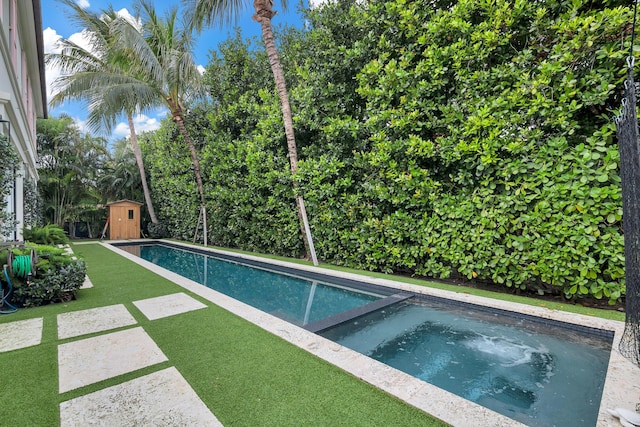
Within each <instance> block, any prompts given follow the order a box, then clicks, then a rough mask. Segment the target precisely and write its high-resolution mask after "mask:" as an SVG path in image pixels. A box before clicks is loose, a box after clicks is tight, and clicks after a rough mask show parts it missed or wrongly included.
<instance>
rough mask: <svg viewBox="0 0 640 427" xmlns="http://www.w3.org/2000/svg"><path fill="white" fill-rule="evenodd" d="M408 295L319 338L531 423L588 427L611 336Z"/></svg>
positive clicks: (594, 415)
mask: <svg viewBox="0 0 640 427" xmlns="http://www.w3.org/2000/svg"><path fill="white" fill-rule="evenodd" d="M470 307H473V306H471V305H468V304H458V305H456V304H453V305H452V304H445V303H442V302H440V301H438V300H433V299H424V298H412V299H411V300H407V301H405V302H401V303H398V304H396V305H394V306H392V307H388V308H385V309H383V310H380V311H378V312H375V313H371V314H369V315H366V316H363V317H360V318H358V319H354V320H351V321H348V322H345V323H343V324H341V325H338V326H336V327H334V328H332V329H329V330H326V331H324V332H322V333H321V335H323V336H324V337H325V338H328V339H330V340H333V341H336V342H338V343H340V344H342V345H344V346H346V347H349V348H351V349H353V350H355V351H358V352H360V353H362V354H365V355H367V356H369V357H371V358H373V359H376V360H379V361H381V362H383V363H386V364H387V365H390V366H392V367H394V368H396V369H399V370H401V371H404V372H406V373H408V374H411V375H413V376H414V377H417V378H420V379H422V380H424V381H426V382H428V383H430V384H433V385H436V386H438V387H440V388H443V389H445V390H448V391H450V392H452V393H454V394H457V395H458V396H461V397H464V398H465V399H467V400H471V401H473V402H476V403H478V404H480V405H482V406H485V407H487V408H489V409H492V410H494V411H496V412H499V413H501V414H503V415H506V416H508V417H511V418H513V419H515V420H518V421H520V422H522V423H524V424H527V425H530V426H562V427H570V426H576V427H578V426H580V427H582V426H595V425H596V422H597V418H598V410H599V407H600V399H601V397H602V388H603V387H604V380H605V376H606V373H607V366H608V363H609V353H610V350H611V339H610V338H606V337H604V336H602V337H598V336H597V335H595V336H594V335H592V334H585V333H583V332H579V331H575V330H573V331H572V330H571V329H567V328H563V327H559V326H557V325H555V324H553V323H551V322H549V321H543V322H536V321H533V320H532V319H531V318H528V317H526V316H525V317H515V316H509V315H507V314H505V313H501V312H497V311H493V310H492V311H487V310H478V309H473V308H470Z"/></svg>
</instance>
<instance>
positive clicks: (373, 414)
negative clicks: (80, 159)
mask: <svg viewBox="0 0 640 427" xmlns="http://www.w3.org/2000/svg"><path fill="white" fill-rule="evenodd" d="M73 249H74V251H75V252H76V253H77V254H79V255H80V256H82V257H84V258H85V260H86V262H87V266H88V275H89V277H90V279H91V281H92V282H93V284H94V287H93V288H91V289H87V290H81V291H79V292H78V299H77V300H76V301H71V302H68V303H65V304H54V305H49V306H46V307H38V308H33V309H25V310H20V311H19V312H18V313H16V315H17V317H9V316H7V317H0V323H3V322H5V321H12V320H19V319H18V318H20V319H24V318H34V317H43V318H44V330H43V342H42V344H40V345H37V346H34V347H30V348H27V349H22V350H16V351H12V352H7V353H0V366H3V369H0V371H1V372H2V374H0V381H1V384H9V383H11V382H12V381H11V380H12V378H20V380H19V381H15V387H12V388H11V387H3V388H2V391H1V392H0V398H1V399H2V401H3V402H16V403H15V404H11V405H4V404H3V405H0V424H2V425H29V426H50V425H56V424H58V423H59V404H60V403H61V402H63V401H66V400H69V399H72V398H74V397H78V396H81V395H85V394H88V393H91V392H93V391H97V390H100V389H103V388H105V387H108V386H111V385H115V384H119V383H122V382H124V381H127V380H130V379H133V378H138V377H140V376H142V375H145V374H148V373H151V372H156V371H158V370H161V369H164V368H166V367H169V366H175V367H176V368H177V369H178V371H179V372H181V374H182V375H183V376H184V377H185V379H186V380H187V381H188V382H189V383H190V384H191V385H192V387H193V388H194V390H195V391H196V393H197V394H198V395H199V396H200V398H201V399H202V400H203V401H204V402H205V404H207V406H208V407H209V408H210V409H211V410H212V412H213V413H214V414H215V415H216V416H217V417H218V418H219V419H220V420H221V421H222V422H223V423H224V424H225V425H228V426H236V425H237V426H244V425H247V426H249V425H250V426H258V425H259V426H264V425H274V426H275V425H277V426H287V425H296V426H298V425H349V426H358V425H363V426H364V425H417V426H422V425H424V426H442V425H445V424H443V423H442V422H440V421H439V420H437V419H435V418H433V417H431V416H429V415H427V414H425V413H424V412H422V411H419V410H418V409H416V408H413V407H411V406H409V405H407V404H406V403H404V402H402V401H400V400H398V399H396V398H395V397H393V396H390V395H388V394H386V393H384V392H382V391H380V390H378V389H376V388H374V387H372V386H371V385H369V384H367V383H364V382H362V381H360V380H358V379H357V378H355V377H353V376H351V375H350V374H347V373H346V372H344V371H342V370H340V369H338V368H336V367H335V366H333V365H330V364H328V363H326V362H324V361H322V360H321V359H319V358H317V357H315V356H313V355H311V354H309V353H306V352H305V351H303V350H301V349H299V348H297V347H295V346H293V345H291V344H289V343H287V342H285V341H284V340H282V339H280V338H279V337H276V336H274V335H272V334H271V333H269V332H266V331H264V330H262V329H260V328H259V327H257V326H255V325H253V324H251V323H249V322H247V321H245V320H243V319H241V318H239V317H237V316H235V315H233V314H231V313H229V312H227V311H225V310H223V309H221V308H219V307H217V306H215V305H213V304H212V303H211V302H209V301H205V300H202V299H201V298H200V297H198V296H196V295H193V294H191V293H189V292H188V291H185V290H184V289H183V288H181V287H179V286H178V285H175V284H174V283H172V282H170V281H168V280H166V279H164V278H162V277H161V276H159V275H157V274H155V273H153V272H151V271H149V270H147V269H145V268H143V267H141V266H139V265H137V264H135V263H133V262H131V261H129V260H126V259H124V258H122V257H121V256H119V255H117V254H115V253H114V252H112V251H110V250H108V249H106V248H103V247H102V246H99V245H82V246H78V245H76V246H74V247H73ZM176 292H185V293H187V294H190V296H192V297H194V298H196V299H198V300H200V301H201V302H204V303H205V304H207V305H208V308H206V309H201V310H196V311H193V312H189V313H183V314H180V315H176V316H171V317H168V318H165V319H158V320H154V321H149V320H148V319H146V317H144V315H142V313H141V312H140V311H139V310H137V308H136V307H135V306H134V305H133V304H132V301H136V300H139V299H145V298H151V297H155V296H160V295H167V294H171V293H176ZM119 303H122V304H124V305H125V307H127V309H128V310H129V312H130V313H131V314H132V315H133V316H134V318H135V319H136V321H137V322H138V324H137V325H136V326H142V327H143V328H144V329H145V331H146V332H147V333H148V334H149V335H150V336H151V338H152V339H153V340H154V341H155V342H156V343H157V344H158V345H159V347H160V348H161V349H162V351H163V352H164V353H165V355H167V357H168V358H169V361H168V362H163V363H160V364H157V365H153V366H151V367H147V368H144V369H141V370H138V371H135V372H132V373H128V374H124V375H120V376H118V377H115V378H111V379H108V380H104V381H101V382H99V383H95V384H91V385H88V386H85V387H82V388H80V389H76V390H71V391H69V392H66V393H63V394H59V393H58V369H57V346H58V344H60V343H63V342H69V341H74V340H76V339H83V338H87V337H89V336H93V335H100V334H104V333H108V332H111V331H104V332H100V333H95V334H90V335H85V336H82V337H76V338H71V339H65V340H57V332H56V331H57V328H56V327H55V325H56V316H57V314H59V313H63V312H69V311H77V310H83V309H87V308H94V307H103V306H108V305H113V304H119ZM12 316H13V315H12ZM118 329H124V328H118ZM5 367H7V368H8V369H4V368H5Z"/></svg>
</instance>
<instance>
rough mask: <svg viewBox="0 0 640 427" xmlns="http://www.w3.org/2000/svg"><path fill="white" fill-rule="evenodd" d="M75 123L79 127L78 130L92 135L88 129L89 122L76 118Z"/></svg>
mask: <svg viewBox="0 0 640 427" xmlns="http://www.w3.org/2000/svg"><path fill="white" fill-rule="evenodd" d="M73 122H74V123H75V124H76V126H77V127H78V130H79V131H80V132H82V133H90V131H89V128H88V127H87V121H86V120H82V119H81V118H79V117H74V118H73Z"/></svg>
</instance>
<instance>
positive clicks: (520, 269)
mask: <svg viewBox="0 0 640 427" xmlns="http://www.w3.org/2000/svg"><path fill="white" fill-rule="evenodd" d="M307 19H308V22H309V23H310V27H311V28H310V29H309V31H307V32H300V31H288V32H287V31H285V32H283V33H281V37H280V38H279V40H281V57H282V60H283V65H284V69H285V70H286V73H287V80H288V83H289V87H290V93H291V101H292V107H293V110H294V124H295V126H296V133H297V138H298V145H299V147H300V151H301V162H300V172H299V173H300V180H301V182H302V185H301V187H300V191H302V192H303V193H304V195H305V198H306V200H307V207H308V211H309V217H310V221H311V227H312V231H313V234H314V238H315V244H316V248H317V250H318V254H319V256H320V257H321V258H322V259H324V260H326V261H328V262H332V263H335V264H341V265H348V266H352V267H357V268H365V269H371V270H380V271H387V272H408V273H413V274H418V275H425V276H431V277H441V278H447V277H452V276H463V277H468V278H470V279H471V278H476V279H482V280H490V281H493V282H495V283H498V284H504V285H505V286H508V287H512V288H517V289H523V290H524V289H529V290H534V291H537V292H539V293H556V294H564V295H566V296H567V297H580V296H586V295H589V296H593V297H596V298H605V299H608V300H609V301H611V302H615V301H616V300H618V299H619V298H620V297H621V296H622V295H623V293H624V257H623V237H622V231H621V221H622V207H621V196H620V177H619V173H618V172H619V171H618V167H619V154H618V150H617V145H616V141H615V136H614V128H613V124H612V115H613V113H614V112H615V110H616V109H617V108H618V106H619V103H620V96H621V92H622V90H621V89H622V80H623V78H624V73H625V59H626V55H627V52H628V47H629V39H630V33H629V30H630V27H629V25H628V24H629V22H630V19H631V14H630V10H629V9H628V8H627V7H623V6H620V5H619V4H617V3H616V2H604V3H602V2H600V3H598V2H586V1H580V0H574V1H572V2H560V1H551V0H549V1H540V2H525V1H515V2H514V1H504V0H500V1H489V0H483V1H477V0H474V1H471V0H461V1H457V2H450V1H443V2H426V1H423V0H388V1H371V2H366V4H359V3H357V2H354V1H338V2H335V3H328V4H327V5H325V6H323V7H321V8H319V9H316V10H313V11H310V12H309V13H308V17H307ZM255 47H256V46H255V45H253V44H250V43H249V42H243V41H241V40H240V39H239V37H236V38H235V39H232V40H229V41H227V42H226V43H225V44H223V45H222V46H221V47H220V48H219V54H214V55H213V57H212V60H211V62H210V64H209V65H208V68H207V70H208V73H207V75H206V76H207V78H208V79H209V81H210V83H211V87H212V102H211V104H209V105H207V106H205V107H204V109H203V110H204V111H201V112H199V113H197V114H200V115H201V116H200V118H201V119H202V118H203V117H206V120H197V123H199V126H201V128H200V127H199V128H197V129H193V132H195V133H198V134H199V135H202V138H203V141H202V145H201V149H200V150H201V159H202V163H203V165H204V166H203V173H204V174H205V176H206V181H207V182H206V184H205V186H206V187H207V193H208V197H209V199H208V204H209V214H210V218H209V224H210V236H213V238H212V241H213V242H214V243H216V244H221V245H224V246H234V247H241V248H245V249H251V250H259V251H266V252H273V253H278V254H283V255H299V254H301V253H302V241H301V236H300V233H299V229H298V227H297V219H296V218H295V206H294V199H293V193H292V189H291V185H290V176H289V175H288V173H287V160H286V149H285V146H284V144H285V142H284V134H283V132H282V124H281V118H280V117H281V116H280V112H279V104H278V100H277V97H276V95H275V94H274V90H273V87H272V86H273V85H272V82H271V81H270V80H269V74H268V73H269V68H268V63H267V61H266V58H265V57H264V54H263V53H262V51H261V50H256V49H254V48H255ZM258 47H259V46H258ZM194 114H196V113H194ZM180 144H181V143H180V141H179V138H177V137H176V133H175V131H172V130H171V125H170V124H168V123H167V124H165V126H164V127H163V129H162V130H161V131H160V132H158V133H157V134H156V135H155V136H153V138H152V139H151V140H150V143H149V144H148V145H147V148H146V153H147V154H146V155H147V158H148V159H149V160H150V168H151V171H152V173H151V181H152V186H153V191H154V197H155V198H156V199H157V200H158V202H159V203H158V204H159V205H160V206H162V207H161V210H162V214H163V216H165V218H166V219H167V220H168V223H169V224H170V225H171V229H172V232H173V233H174V235H176V236H177V237H187V236H189V237H192V230H193V227H194V226H195V221H196V219H197V207H196V206H197V199H196V197H195V187H194V184H193V179H192V177H191V175H192V173H191V171H190V166H189V162H188V156H187V153H186V150H185V148H184V147H183V146H181V145H180Z"/></svg>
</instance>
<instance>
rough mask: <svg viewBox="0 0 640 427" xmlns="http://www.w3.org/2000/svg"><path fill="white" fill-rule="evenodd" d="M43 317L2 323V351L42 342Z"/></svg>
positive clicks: (0, 328)
mask: <svg viewBox="0 0 640 427" xmlns="http://www.w3.org/2000/svg"><path fill="white" fill-rule="evenodd" d="M40 341H42V317H38V318H36V319H28V320H18V321H15V322H9V323H2V324H0V352H5V351H11V350H18V349H20V348H25V347H31V346H34V345H38V344H40Z"/></svg>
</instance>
